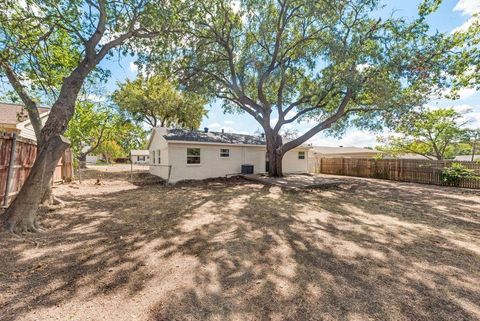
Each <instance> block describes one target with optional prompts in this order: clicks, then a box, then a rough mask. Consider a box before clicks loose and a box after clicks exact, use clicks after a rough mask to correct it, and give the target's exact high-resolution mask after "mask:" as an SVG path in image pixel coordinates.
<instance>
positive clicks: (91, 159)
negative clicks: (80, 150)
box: [86, 155, 98, 164]
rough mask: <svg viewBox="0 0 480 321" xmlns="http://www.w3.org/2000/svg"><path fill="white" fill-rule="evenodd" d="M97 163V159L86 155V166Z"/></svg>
mask: <svg viewBox="0 0 480 321" xmlns="http://www.w3.org/2000/svg"><path fill="white" fill-rule="evenodd" d="M97 161H98V157H97V156H95V155H87V158H86V162H87V164H96V163H97Z"/></svg>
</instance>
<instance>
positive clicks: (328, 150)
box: [310, 146, 382, 158]
mask: <svg viewBox="0 0 480 321" xmlns="http://www.w3.org/2000/svg"><path fill="white" fill-rule="evenodd" d="M379 154H382V152H381V151H378V150H375V149H368V148H360V147H343V146H339V147H327V146H314V147H312V150H311V153H310V156H311V157H328V158H373V157H375V156H377V155H379Z"/></svg>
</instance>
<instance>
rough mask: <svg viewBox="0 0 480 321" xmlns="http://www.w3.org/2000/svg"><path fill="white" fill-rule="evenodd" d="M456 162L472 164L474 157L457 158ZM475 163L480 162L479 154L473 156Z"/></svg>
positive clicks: (462, 156) (463, 156)
mask: <svg viewBox="0 0 480 321" xmlns="http://www.w3.org/2000/svg"><path fill="white" fill-rule="evenodd" d="M454 160H456V161H461V162H471V161H472V155H459V156H455V159H454ZM473 161H480V155H479V154H476V155H473Z"/></svg>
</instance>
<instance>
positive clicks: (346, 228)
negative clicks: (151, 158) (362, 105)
mask: <svg viewBox="0 0 480 321" xmlns="http://www.w3.org/2000/svg"><path fill="white" fill-rule="evenodd" d="M118 168H119V167H115V169H116V170H115V171H114V172H112V171H111V170H110V169H109V168H108V167H105V166H102V167H99V168H96V169H93V170H88V171H87V172H86V173H84V180H83V183H82V184H81V185H80V184H65V185H60V186H58V187H57V188H56V189H55V192H56V194H57V195H59V196H60V197H61V198H63V199H64V200H65V201H66V202H67V205H66V207H64V208H61V209H57V210H55V211H47V210H46V209H45V210H42V213H41V222H42V223H43V224H44V225H45V226H46V227H48V228H49V232H48V233H43V234H38V235H27V236H24V237H20V238H18V237H12V235H10V234H7V233H6V232H2V233H0V259H1V263H0V320H2V321H13V320H36V321H37V320H82V321H83V320H157V321H160V320H242V321H244V320H348V321H353V320H358V321H368V320H392V321H393V320H395V321H401V320H415V321H419V320H429V321H430V320H436V321H441V320H445V321H446V320H449V321H450V320H455V321H457V320H480V305H479V303H480V192H478V191H477V192H474V191H468V190H461V189H455V188H444V187H432V186H426V185H417V184H406V183H405V184H404V183H396V182H389V181H381V180H368V179H354V178H348V180H349V182H350V184H348V185H345V186H342V187H341V188H334V189H324V190H313V191H301V192H294V191H286V190H282V189H281V188H280V187H272V186H263V185H261V184H257V183H252V182H248V181H244V180H241V179H229V180H212V181H209V182H196V183H184V184H179V185H176V186H163V185H161V184H155V179H151V178H149V177H148V175H140V174H136V175H134V182H133V183H132V182H129V181H128V179H129V175H128V173H127V172H122V171H118ZM97 178H99V179H100V185H95V182H96V179H97Z"/></svg>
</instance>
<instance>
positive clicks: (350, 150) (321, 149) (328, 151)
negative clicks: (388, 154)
mask: <svg viewBox="0 0 480 321" xmlns="http://www.w3.org/2000/svg"><path fill="white" fill-rule="evenodd" d="M380 154H382V152H381V151H378V150H375V149H368V148H361V147H343V146H339V147H328V146H314V147H312V150H311V151H310V153H309V157H310V160H309V164H310V166H309V171H310V172H312V173H314V172H318V168H317V167H318V166H319V160H320V159H321V158H374V157H376V156H378V155H380Z"/></svg>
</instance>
